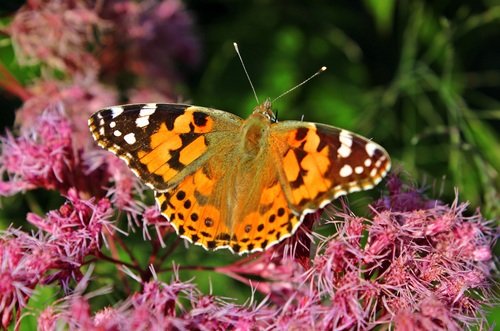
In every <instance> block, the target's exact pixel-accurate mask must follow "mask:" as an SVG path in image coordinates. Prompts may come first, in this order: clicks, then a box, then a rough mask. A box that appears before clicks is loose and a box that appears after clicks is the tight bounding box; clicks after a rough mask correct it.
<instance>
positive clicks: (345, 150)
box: [337, 144, 351, 158]
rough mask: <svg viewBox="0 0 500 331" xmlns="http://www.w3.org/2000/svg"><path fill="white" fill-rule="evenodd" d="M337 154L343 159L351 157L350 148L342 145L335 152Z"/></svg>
mask: <svg viewBox="0 0 500 331" xmlns="http://www.w3.org/2000/svg"><path fill="white" fill-rule="evenodd" d="M337 153H339V155H340V156H341V157H343V158H346V157H348V156H349V155H351V148H350V147H348V146H347V145H344V144H342V145H341V146H340V148H339V149H338V150H337Z"/></svg>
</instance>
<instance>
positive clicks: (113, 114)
mask: <svg viewBox="0 0 500 331" xmlns="http://www.w3.org/2000/svg"><path fill="white" fill-rule="evenodd" d="M121 113H123V107H121V106H115V107H111V117H113V118H116V117H117V116H120V114H121Z"/></svg>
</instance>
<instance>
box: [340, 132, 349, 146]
mask: <svg viewBox="0 0 500 331" xmlns="http://www.w3.org/2000/svg"><path fill="white" fill-rule="evenodd" d="M339 140H340V142H341V143H342V145H346V146H347V147H351V146H352V135H351V133H349V131H346V130H341V131H340V137H339Z"/></svg>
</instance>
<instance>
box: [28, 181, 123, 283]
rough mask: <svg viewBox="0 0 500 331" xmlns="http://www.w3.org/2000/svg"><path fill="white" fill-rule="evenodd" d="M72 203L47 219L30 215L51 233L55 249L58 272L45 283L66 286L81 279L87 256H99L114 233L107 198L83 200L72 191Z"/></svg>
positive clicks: (69, 194)
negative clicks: (56, 283)
mask: <svg viewBox="0 0 500 331" xmlns="http://www.w3.org/2000/svg"><path fill="white" fill-rule="evenodd" d="M68 200H69V201H68V202H67V203H65V204H64V205H62V206H61V207H60V208H59V210H57V211H50V212H49V213H47V215H46V217H45V218H43V217H40V216H38V215H36V214H34V213H29V214H28V216H27V220H28V221H29V222H30V223H32V224H33V225H35V226H36V227H38V228H39V229H41V230H43V231H44V232H46V233H48V234H49V235H50V236H49V238H48V241H49V242H50V243H51V245H52V246H53V247H54V249H55V252H54V253H53V254H54V256H55V257H56V258H57V262H58V265H57V268H58V272H56V273H53V274H51V275H50V276H49V277H48V278H47V279H46V280H45V282H47V283H49V282H52V281H54V280H57V281H60V282H61V283H62V284H63V285H64V286H66V284H67V282H68V281H69V280H70V279H71V278H77V279H79V278H80V277H81V273H80V270H79V268H80V266H81V265H82V264H83V262H84V259H85V257H87V256H88V255H91V254H94V255H98V252H99V250H100V247H101V244H102V242H103V236H104V234H105V233H113V228H112V227H111V223H110V221H109V219H110V218H111V216H112V213H113V210H112V209H111V204H110V202H109V201H108V200H107V199H101V200H99V201H97V202H95V201H94V199H91V200H83V199H81V198H79V197H78V195H77V192H76V190H74V189H71V190H69V191H68Z"/></svg>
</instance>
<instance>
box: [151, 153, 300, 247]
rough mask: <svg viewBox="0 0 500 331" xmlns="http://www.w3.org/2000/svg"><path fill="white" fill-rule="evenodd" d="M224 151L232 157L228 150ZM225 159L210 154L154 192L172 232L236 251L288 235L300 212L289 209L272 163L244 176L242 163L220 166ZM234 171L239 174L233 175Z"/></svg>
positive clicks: (273, 242) (201, 243)
mask: <svg viewBox="0 0 500 331" xmlns="http://www.w3.org/2000/svg"><path fill="white" fill-rule="evenodd" d="M225 155H228V156H229V157H230V159H233V160H234V158H233V156H234V155H231V153H228V154H225ZM223 160H224V156H221V155H214V156H213V157H212V158H211V159H209V160H208V161H207V162H206V164H205V165H204V166H203V167H201V168H199V169H197V170H196V171H195V172H194V173H192V174H191V175H189V176H186V177H185V178H184V179H183V180H182V182H180V183H179V184H178V185H177V186H176V187H175V188H173V189H172V190H169V191H168V192H157V194H156V201H157V204H158V206H159V208H160V210H161V211H162V214H163V215H165V216H166V217H167V218H168V220H169V221H170V223H171V224H172V225H173V226H174V228H175V230H176V232H177V233H178V234H179V235H180V236H182V237H183V238H186V239H187V240H189V241H190V242H192V243H194V244H196V245H200V246H203V247H204V248H207V249H220V248H229V249H231V250H232V251H233V252H235V253H240V254H242V253H246V252H255V251H262V250H264V249H266V248H269V247H270V246H272V245H274V244H276V243H278V242H279V241H281V240H283V239H284V238H286V237H289V236H290V235H291V234H292V233H293V232H294V231H295V230H296V228H297V227H298V225H299V224H300V217H299V216H297V215H296V214H295V213H294V212H292V211H291V210H290V208H289V206H288V201H287V199H286V197H285V193H284V191H283V189H282V186H281V184H280V182H279V180H278V175H277V173H276V172H274V173H273V172H272V170H273V169H274V167H267V168H266V169H268V171H271V173H270V172H268V171H262V172H258V173H252V176H247V177H246V178H245V176H244V174H242V173H241V172H242V171H243V172H244V171H245V169H241V170H238V167H233V168H224V167H222V168H224V171H221V165H222V164H224V161H223ZM258 162H260V160H255V163H258ZM236 163H238V162H237V160H236ZM224 175H225V176H226V179H227V180H228V181H224V180H223V178H224V177H223V176H224ZM235 175H239V176H238V177H239V178H243V180H242V181H239V182H237V181H235V180H234V179H235V178H236V176H235ZM230 187H237V191H236V192H235V193H234V201H233V202H230V201H229V200H228V199H227V197H226V196H227V195H228V194H230V192H229V190H228V188H230ZM228 211H231V212H228Z"/></svg>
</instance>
